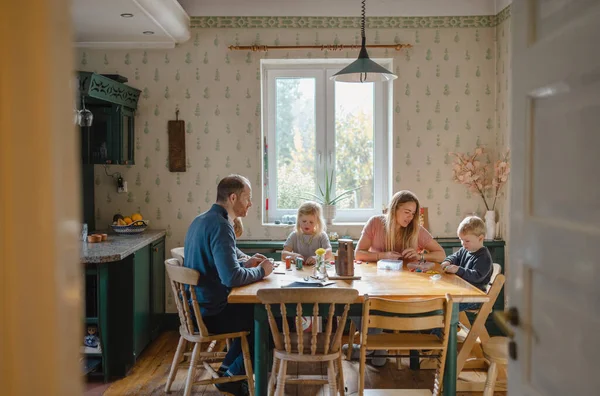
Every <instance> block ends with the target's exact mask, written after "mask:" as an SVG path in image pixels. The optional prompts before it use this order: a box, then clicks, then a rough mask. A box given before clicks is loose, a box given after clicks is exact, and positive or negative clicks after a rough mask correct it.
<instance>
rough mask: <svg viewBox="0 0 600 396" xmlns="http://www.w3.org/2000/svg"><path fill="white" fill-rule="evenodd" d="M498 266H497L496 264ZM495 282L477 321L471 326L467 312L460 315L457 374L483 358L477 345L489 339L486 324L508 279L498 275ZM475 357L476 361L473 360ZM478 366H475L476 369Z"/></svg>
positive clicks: (488, 290)
mask: <svg viewBox="0 0 600 396" xmlns="http://www.w3.org/2000/svg"><path fill="white" fill-rule="evenodd" d="M495 265H497V264H495ZM493 278H494V280H493V282H491V283H490V284H489V285H488V287H487V294H488V297H489V300H488V301H487V302H485V303H483V304H482V305H481V307H480V308H479V310H477V311H474V312H476V313H477V316H476V317H475V321H474V322H473V324H472V325H471V323H470V322H469V318H468V317H467V315H466V313H465V312H461V313H460V314H459V317H458V319H459V322H460V327H461V332H459V337H458V342H459V344H460V345H459V352H458V359H457V367H456V368H457V371H456V372H457V373H460V372H461V371H462V370H463V369H464V368H465V365H466V364H467V361H469V360H472V361H474V363H476V362H475V360H477V359H478V358H480V357H482V352H481V348H480V347H479V346H478V345H477V344H478V341H479V343H481V344H484V343H486V342H487V341H488V340H489V339H490V336H489V333H488V331H487V329H486V328H485V322H486V321H487V318H488V317H489V315H490V313H491V312H492V310H493V308H494V304H495V303H496V300H497V299H498V295H499V294H500V291H501V290H502V288H503V287H504V282H505V281H506V278H505V276H504V275H502V274H497V275H496V276H495V277H493ZM472 355H474V359H473V358H472ZM476 367H477V365H475V366H473V368H476Z"/></svg>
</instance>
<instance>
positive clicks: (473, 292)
mask: <svg viewBox="0 0 600 396" xmlns="http://www.w3.org/2000/svg"><path fill="white" fill-rule="evenodd" d="M283 267H285V264H280V265H279V266H278V267H276V268H275V272H274V273H272V274H271V275H270V276H268V277H266V278H265V279H263V280H262V281H260V282H256V283H252V284H250V285H246V286H242V287H238V288H235V289H233V290H232V291H231V293H230V294H229V298H228V301H229V303H232V304H254V373H255V387H256V390H255V394H256V395H266V394H267V376H268V369H269V367H268V360H269V359H268V358H269V356H268V354H269V326H268V323H267V313H266V309H265V308H264V305H262V304H261V303H260V301H259V300H258V297H257V292H258V291H259V290H261V289H268V288H280V287H282V286H285V285H288V284H290V283H292V282H294V281H297V280H300V279H303V278H305V277H310V276H311V275H312V274H313V271H314V269H313V267H307V266H304V268H302V269H301V270H298V269H296V268H294V267H293V266H292V269H291V270H285V269H284V268H283ZM354 268H355V269H354V275H355V276H360V279H355V280H336V281H335V284H332V285H329V286H324V287H327V288H352V289H356V290H358V295H359V296H358V299H357V300H356V303H355V304H353V306H352V308H351V311H352V313H354V314H356V315H361V314H360V312H361V311H362V302H363V298H364V296H365V295H366V294H368V295H369V296H374V297H383V298H389V299H394V300H402V299H427V298H434V297H444V296H445V295H446V294H450V295H451V296H452V299H453V301H454V306H453V310H452V321H451V327H450V328H453V329H456V326H457V325H458V303H471V302H474V303H483V302H486V301H488V296H487V295H486V294H485V293H484V292H483V291H481V290H479V289H478V288H476V287H474V286H473V285H471V284H470V283H468V282H467V281H465V280H463V279H462V278H460V277H458V276H456V275H453V274H446V273H444V272H443V271H442V270H441V268H440V266H439V264H437V263H436V265H435V267H434V268H433V270H435V271H438V272H439V273H440V275H441V278H440V279H438V280H433V279H431V276H432V274H427V273H424V272H411V271H409V270H408V269H406V267H402V269H400V270H389V269H381V268H377V264H376V263H362V264H355V266H354ZM280 272H283V273H280ZM329 274H330V275H334V270H333V268H331V270H330V271H329ZM309 279H311V278H309ZM456 339H457V337H456V331H451V332H450V334H449V341H448V351H447V354H446V370H445V372H444V395H455V394H456V379H457V372H456V368H457V365H456V361H457V360H456V359H457V345H456V342H457V341H456Z"/></svg>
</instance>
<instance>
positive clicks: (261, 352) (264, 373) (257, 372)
mask: <svg viewBox="0 0 600 396" xmlns="http://www.w3.org/2000/svg"><path fill="white" fill-rule="evenodd" d="M268 358H269V329H268V325H267V310H266V309H265V306H264V305H263V304H254V387H255V388H254V389H255V391H254V394H255V395H266V394H267V379H268V370H269V368H268V367H267V366H268V360H269V359H268ZM455 360H456V359H455Z"/></svg>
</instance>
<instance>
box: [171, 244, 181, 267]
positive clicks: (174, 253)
mask: <svg viewBox="0 0 600 396" xmlns="http://www.w3.org/2000/svg"><path fill="white" fill-rule="evenodd" d="M183 252H184V248H183V247H176V248H173V249H171V256H172V257H173V258H174V259H177V261H179V265H183V257H184V254H183Z"/></svg>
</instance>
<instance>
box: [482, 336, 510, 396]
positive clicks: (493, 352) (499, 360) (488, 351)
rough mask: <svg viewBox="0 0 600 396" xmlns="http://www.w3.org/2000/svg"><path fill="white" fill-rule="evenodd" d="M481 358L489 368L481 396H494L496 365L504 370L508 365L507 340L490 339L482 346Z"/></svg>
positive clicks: (503, 338)
mask: <svg viewBox="0 0 600 396" xmlns="http://www.w3.org/2000/svg"><path fill="white" fill-rule="evenodd" d="M483 356H484V357H485V358H486V359H487V360H488V361H489V362H490V368H489V369H488V373H487V380H486V381H485V388H484V389H483V396H494V388H495V386H496V377H497V376H498V365H500V367H502V368H503V369H506V366H507V364H508V338H506V337H492V338H490V339H489V340H487V342H485V343H484V344H483Z"/></svg>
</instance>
